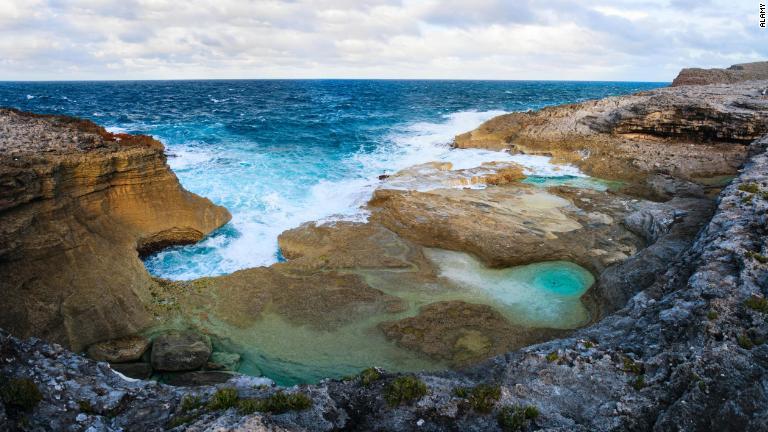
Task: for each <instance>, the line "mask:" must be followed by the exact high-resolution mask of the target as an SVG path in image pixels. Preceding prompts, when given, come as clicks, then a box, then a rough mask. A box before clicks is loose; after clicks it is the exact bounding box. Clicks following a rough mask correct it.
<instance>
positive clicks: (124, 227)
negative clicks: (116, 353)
mask: <svg viewBox="0 0 768 432" xmlns="http://www.w3.org/2000/svg"><path fill="white" fill-rule="evenodd" d="M0 184H2V185H4V186H3V187H0V227H2V228H0V275H2V277H1V278H0V292H2V293H3V296H4V298H3V300H4V303H3V304H4V306H5V308H4V311H3V313H2V314H0V326H2V327H4V328H7V329H9V330H11V331H13V332H14V333H15V334H17V335H21V336H31V335H35V336H38V337H44V338H46V339H47V340H51V341H56V342H59V343H62V344H65V345H67V346H69V347H70V348H72V349H74V350H78V351H79V350H82V349H83V348H84V347H86V346H87V345H90V344H92V343H94V342H98V341H101V340H104V339H112V338H118V337H122V336H127V335H130V334H136V333H137V332H138V331H140V330H141V329H143V328H145V327H146V326H148V325H149V324H150V323H151V315H150V314H149V313H148V310H147V308H146V307H145V305H146V304H147V303H149V302H150V301H151V299H150V294H149V292H150V289H151V288H152V287H153V285H154V282H153V281H152V279H151V278H150V276H149V274H148V273H147V271H146V269H145V268H144V265H143V263H142V262H141V260H139V256H138V253H137V250H142V251H147V250H150V249H154V248H156V247H159V246H164V245H168V244H171V243H177V242H185V243H188V242H193V241H197V240H200V239H202V237H203V236H204V235H206V234H207V233H210V232H211V231H213V230H214V229H216V228H218V227H219V226H221V225H223V224H224V223H226V222H227V221H228V220H229V218H230V215H229V213H228V212H227V211H226V210H225V209H224V208H222V207H219V206H215V205H213V204H212V203H211V202H210V201H209V200H207V199H205V198H201V197H199V196H197V195H195V194H192V193H190V192H188V191H186V190H184V189H183V188H182V187H181V185H180V184H179V181H178V179H177V178H176V176H175V175H174V174H173V172H172V171H171V170H170V168H169V167H168V165H167V164H166V157H165V154H164V153H163V145H162V144H161V143H160V142H158V141H156V140H154V139H152V138H151V137H148V136H131V135H125V134H111V133H109V132H107V131H106V130H104V129H103V128H101V127H99V126H97V125H95V124H94V123H92V122H90V121H87V120H79V119H74V118H69V117H63V116H48V115H34V114H29V113H21V112H18V111H15V110H10V109H0ZM63 281H65V282H63Z"/></svg>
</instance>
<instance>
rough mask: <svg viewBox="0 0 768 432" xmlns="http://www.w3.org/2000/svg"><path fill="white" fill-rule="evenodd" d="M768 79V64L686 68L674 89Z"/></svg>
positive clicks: (676, 80) (673, 85)
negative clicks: (686, 86) (724, 67)
mask: <svg viewBox="0 0 768 432" xmlns="http://www.w3.org/2000/svg"><path fill="white" fill-rule="evenodd" d="M765 79H768V62H754V63H742V64H735V65H733V66H731V67H729V68H726V69H721V68H713V69H701V68H686V69H683V70H682V71H680V73H679V74H677V77H676V78H675V79H674V80H673V81H672V87H676V86H684V85H705V84H732V83H737V82H741V81H751V80H765Z"/></svg>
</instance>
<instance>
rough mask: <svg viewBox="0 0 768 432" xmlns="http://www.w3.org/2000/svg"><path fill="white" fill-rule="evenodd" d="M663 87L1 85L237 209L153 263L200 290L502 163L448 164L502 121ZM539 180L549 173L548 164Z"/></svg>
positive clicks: (29, 105) (464, 157) (473, 156)
mask: <svg viewBox="0 0 768 432" xmlns="http://www.w3.org/2000/svg"><path fill="white" fill-rule="evenodd" d="M664 85H666V83H618V82H551V81H549V82H547V81H387V80H234V81H219V80H212V81H120V82H36V83H30V82H0V106H11V107H15V108H19V109H22V110H27V111H34V112H38V113H59V114H69V115H74V116H78V117H84V118H88V119H91V120H93V121H95V122H97V123H99V124H101V125H103V126H105V127H107V128H108V129H109V130H111V131H121V132H130V133H142V134H150V135H153V136H155V137H156V138H158V139H160V140H161V141H162V142H163V143H165V145H166V146H167V153H168V155H169V159H168V162H169V164H170V166H171V167H172V168H173V169H174V171H175V172H176V174H177V175H178V177H179V179H180V180H181V182H182V184H183V185H184V186H185V187H186V188H187V189H189V190H191V191H193V192H196V193H198V194H200V195H203V196H206V197H208V198H210V199H211V200H213V201H214V202H216V203H217V204H221V205H223V206H225V207H227V208H228V209H229V210H230V212H231V213H232V215H233V219H232V222H230V223H229V224H228V225H227V226H225V227H224V228H222V229H220V230H219V231H217V232H215V233H213V234H212V235H211V236H209V237H208V238H207V239H205V240H204V241H203V242H201V243H199V244H197V245H193V246H186V247H177V248H172V249H170V250H166V251H163V252H161V253H159V254H157V255H155V256H152V257H150V258H149V259H148V260H147V261H146V264H147V267H148V269H149V270H150V272H152V273H153V274H156V275H160V276H164V277H169V278H173V279H190V278H195V277H200V276H206V275H217V274H222V273H229V272H232V271H235V270H237V269H241V268H246V267H253V266H259V265H269V264H271V263H274V262H276V261H278V260H279V259H280V254H279V251H278V247H277V236H278V234H280V232H282V231H284V230H286V229H289V228H292V227H296V226H298V225H300V224H301V223H303V222H307V221H312V220H334V219H353V220H354V219H357V220H360V219H364V218H365V217H366V214H365V212H364V211H363V210H361V209H360V206H361V205H362V204H364V203H365V202H366V201H367V200H368V198H369V197H370V194H371V192H372V190H373V189H375V188H376V186H377V184H378V182H379V180H378V176H379V175H381V174H387V173H392V172H395V171H397V170H399V169H402V168H406V167H408V166H411V165H414V164H418V163H424V162H429V161H434V160H444V161H450V162H452V163H453V164H454V167H456V168H471V167H473V166H477V165H479V164H480V163H482V162H484V161H488V160H498V159H500V157H499V155H498V154H497V153H496V154H494V153H495V152H487V151H481V150H451V149H450V147H449V145H450V142H451V140H452V139H453V137H454V136H455V135H456V134H458V133H462V132H465V131H468V130H471V129H473V128H475V127H476V126H478V125H479V124H480V123H481V122H483V121H484V120H486V119H489V118H491V117H493V116H495V115H498V114H501V113H504V112H510V111H525V110H535V109H539V108H542V107H544V106H547V105H554V104H562V103H566V102H576V101H581V100H585V99H595V98H602V97H605V96H609V95H620V94H627V93H633V92H637V91H641V90H648V89H652V88H656V87H661V86H664ZM525 162H526V163H529V164H528V165H529V166H527V168H528V169H529V171H530V172H531V174H536V175H544V176H546V175H552V176H556V175H562V174H563V173H564V172H565V173H567V171H559V172H558V173H552V172H550V171H548V170H547V167H546V166H544V165H542V164H541V163H539V162H540V161H537V160H528V161H525Z"/></svg>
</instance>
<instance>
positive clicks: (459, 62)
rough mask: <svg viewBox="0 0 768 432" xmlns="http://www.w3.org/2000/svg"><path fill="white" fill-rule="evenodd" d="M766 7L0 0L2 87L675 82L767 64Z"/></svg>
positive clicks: (727, 0)
mask: <svg viewBox="0 0 768 432" xmlns="http://www.w3.org/2000/svg"><path fill="white" fill-rule="evenodd" d="M758 3H759V1H758V0H638V1H629V0H589V1H588V0H583V1H579V0H570V1H569V0H546V1H542V0H250V1H249V0H186V1H179V0H114V1H113V0H0V80H29V79H172V78H179V79H181V78H461V79H575V80H589V79H595V80H600V79H604V80H645V81H670V80H671V79H672V78H673V77H674V76H675V74H676V73H677V71H678V70H679V69H680V68H681V67H685V66H700V67H714V66H724V65H730V64H733V63H739V62H747V61H755V60H761V59H768V29H761V28H759V26H758V13H759V11H758ZM763 3H765V2H763Z"/></svg>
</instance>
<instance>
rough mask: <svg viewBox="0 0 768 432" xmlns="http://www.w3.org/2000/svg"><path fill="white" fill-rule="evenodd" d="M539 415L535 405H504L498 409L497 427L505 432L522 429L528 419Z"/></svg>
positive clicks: (514, 431)
mask: <svg viewBox="0 0 768 432" xmlns="http://www.w3.org/2000/svg"><path fill="white" fill-rule="evenodd" d="M538 416H539V409H538V408H536V407H535V406H531V405H528V406H525V407H521V406H516V407H511V406H506V407H504V408H502V409H501V410H500V411H499V415H498V417H497V420H498V422H499V427H501V429H502V430H503V431H505V432H516V431H520V430H522V429H523V427H524V426H525V425H526V424H527V423H528V421H529V420H533V419H535V418H536V417H538Z"/></svg>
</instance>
